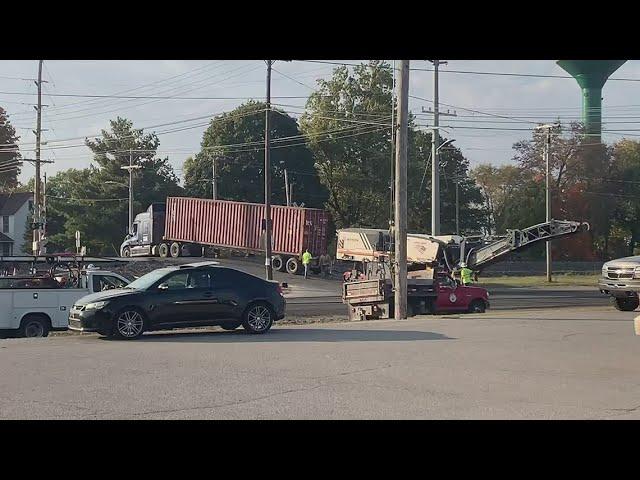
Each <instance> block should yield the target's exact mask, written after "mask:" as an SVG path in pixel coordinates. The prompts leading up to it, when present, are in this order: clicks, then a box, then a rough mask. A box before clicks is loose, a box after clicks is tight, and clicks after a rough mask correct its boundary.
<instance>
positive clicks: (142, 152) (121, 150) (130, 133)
mask: <svg viewBox="0 0 640 480" xmlns="http://www.w3.org/2000/svg"><path fill="white" fill-rule="evenodd" d="M109 124H110V127H111V131H108V130H102V132H101V133H102V138H95V139H94V140H88V139H87V140H86V141H85V143H86V145H87V146H88V147H89V148H90V149H91V151H92V152H93V161H94V162H95V163H96V164H97V166H98V170H97V171H96V173H97V175H98V176H99V181H100V182H102V183H103V184H105V182H117V183H119V184H120V186H118V185H115V186H114V184H112V183H106V184H105V185H106V186H105V190H106V191H107V192H108V193H110V194H112V196H113V195H116V196H121V197H127V195H128V188H126V187H123V186H122V184H124V185H128V184H129V173H128V172H127V171H126V170H123V169H122V167H123V166H128V165H129V162H130V156H131V159H132V163H133V165H138V166H140V167H141V168H140V169H139V170H134V175H133V181H134V212H140V211H143V210H145V209H146V208H147V207H148V206H149V204H151V203H152V202H164V200H165V198H166V197H167V196H175V195H182V194H183V190H182V188H180V186H179V185H178V177H177V176H176V174H175V172H174V171H173V167H172V166H171V164H170V163H169V159H168V158H167V157H165V158H160V157H157V156H156V152H157V150H158V147H159V146H160V140H159V139H158V136H157V135H156V134H155V133H148V134H145V133H144V132H143V130H142V129H134V128H133V122H131V121H130V120H127V119H124V118H120V117H118V118H117V119H116V120H111V121H110V122H109ZM125 211H127V210H126V209H125ZM127 221H128V220H124V222H123V225H126V222H127Z"/></svg>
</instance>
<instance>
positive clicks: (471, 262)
mask: <svg viewBox="0 0 640 480" xmlns="http://www.w3.org/2000/svg"><path fill="white" fill-rule="evenodd" d="M587 230H589V224H588V223H586V222H574V221H571V220H550V221H549V222H544V223H540V224H538V225H533V226H531V227H527V228H524V229H522V230H507V234H506V235H505V236H503V237H499V238H497V239H494V240H490V241H485V242H483V243H484V244H482V245H480V246H476V247H472V248H471V249H469V251H468V253H467V255H466V263H467V266H468V267H469V268H471V269H472V270H481V269H483V268H485V267H487V266H489V265H491V264H492V263H495V262H498V261H501V260H502V259H503V258H502V257H504V256H505V255H508V254H510V253H513V252H516V251H519V250H523V249H525V248H528V247H530V246H532V245H534V244H535V243H537V242H542V241H548V240H554V239H556V238H561V237H565V236H567V235H573V234H576V233H580V232H582V231H587Z"/></svg>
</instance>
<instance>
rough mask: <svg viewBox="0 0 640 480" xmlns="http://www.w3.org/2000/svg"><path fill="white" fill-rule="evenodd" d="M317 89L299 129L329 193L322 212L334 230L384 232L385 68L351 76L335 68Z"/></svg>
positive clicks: (373, 65) (388, 81) (360, 69)
mask: <svg viewBox="0 0 640 480" xmlns="http://www.w3.org/2000/svg"><path fill="white" fill-rule="evenodd" d="M318 84H319V88H318V90H317V91H315V92H314V93H312V94H311V96H310V97H309V99H308V101H307V105H306V108H307V112H306V113H305V114H304V115H303V116H302V118H301V121H300V123H301V126H302V130H303V132H304V133H305V135H306V136H307V139H308V141H309V146H310V148H311V151H312V152H313V155H314V159H315V164H316V168H317V170H318V174H319V175H320V181H321V182H322V184H323V185H324V186H325V187H326V188H327V190H328V192H329V196H328V200H327V208H328V210H329V212H330V213H331V216H332V218H333V219H334V221H335V223H336V225H337V226H338V227H339V228H342V227H359V226H366V227H379V228H386V227H388V221H389V213H390V186H391V185H390V179H391V168H392V163H391V160H392V158H391V150H390V147H391V145H390V141H391V138H390V135H391V98H392V95H391V93H392V88H393V85H392V84H393V80H392V76H391V71H390V69H389V64H388V63H385V62H381V61H371V62H369V63H368V64H362V65H359V66H357V67H354V69H353V74H350V73H349V70H348V69H347V67H339V68H336V69H335V70H334V73H333V77H332V78H331V79H329V80H319V81H318Z"/></svg>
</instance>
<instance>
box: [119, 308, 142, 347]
mask: <svg viewBox="0 0 640 480" xmlns="http://www.w3.org/2000/svg"><path fill="white" fill-rule="evenodd" d="M145 324H146V320H145V316H144V314H143V313H142V312H141V311H140V310H138V309H137V308H124V309H122V310H120V311H119V312H118V313H117V314H116V315H115V317H114V319H113V330H112V336H113V337H115V338H118V339H121V340H136V339H137V338H140V335H142V333H143V332H144V329H145V326H146V325H145Z"/></svg>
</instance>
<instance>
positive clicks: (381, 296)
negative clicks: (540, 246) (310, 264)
mask: <svg viewBox="0 0 640 480" xmlns="http://www.w3.org/2000/svg"><path fill="white" fill-rule="evenodd" d="M407 283H408V288H407V310H408V311H407V315H408V316H414V315H424V314H433V313H445V312H465V313H483V312H484V311H485V310H486V309H487V308H489V292H488V291H487V290H486V289H484V288H482V287H472V286H464V285H460V284H459V283H458V282H457V281H456V280H454V279H453V278H451V277H449V276H446V275H443V276H440V275H438V277H437V279H436V280H425V279H411V278H410V279H409V280H408V282H407ZM342 301H343V302H344V303H346V304H347V306H348V309H349V318H350V319H351V320H370V319H379V318H392V317H393V301H394V292H393V287H392V285H391V281H390V280H389V279H386V280H385V279H370V280H356V281H347V282H345V283H344V284H343V290H342Z"/></svg>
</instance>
